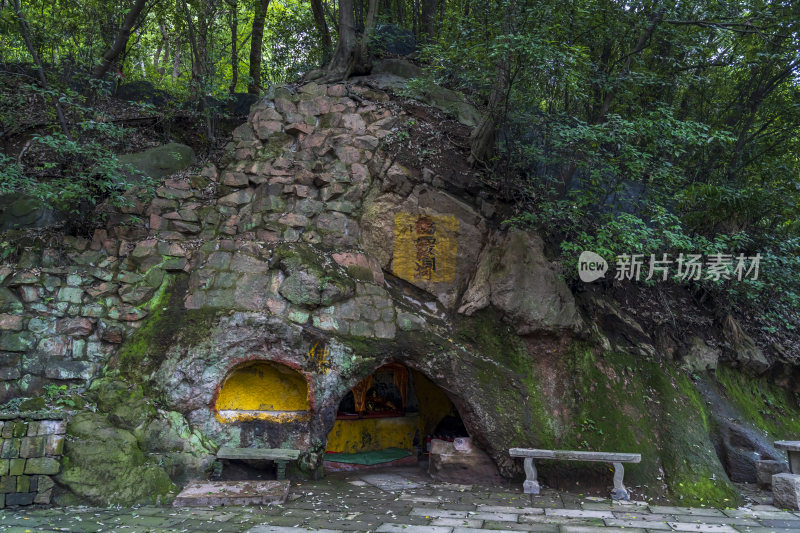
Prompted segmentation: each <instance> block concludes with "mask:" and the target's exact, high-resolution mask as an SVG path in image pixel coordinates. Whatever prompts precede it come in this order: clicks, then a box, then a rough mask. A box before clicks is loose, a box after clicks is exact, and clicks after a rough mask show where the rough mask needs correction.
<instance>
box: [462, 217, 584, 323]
mask: <svg viewBox="0 0 800 533" xmlns="http://www.w3.org/2000/svg"><path fill="white" fill-rule="evenodd" d="M543 247H544V244H543V242H542V240H541V238H540V237H539V236H537V235H535V234H533V233H529V232H524V231H520V230H512V231H510V232H508V233H495V234H494V235H493V236H492V238H491V239H490V240H489V242H488V244H487V245H486V246H485V247H484V249H483V251H482V252H481V256H480V259H479V262H478V268H477V271H476V272H475V276H474V277H473V279H472V281H471V282H470V284H469V288H468V289H467V292H466V293H465V294H464V298H463V299H462V301H461V306H460V307H459V309H458V312H459V313H462V314H465V315H472V314H473V313H474V312H475V311H478V310H480V309H484V308H486V307H487V306H489V305H490V304H491V305H492V306H494V307H495V308H496V309H498V310H499V311H501V312H502V313H503V315H504V316H505V318H506V320H508V321H509V322H510V323H511V324H513V325H514V327H515V329H516V332H517V334H519V335H530V334H532V333H536V332H569V333H577V332H579V331H581V330H582V328H583V320H582V319H581V316H580V313H579V312H578V308H577V306H576V305H575V299H574V298H573V297H572V293H571V292H570V290H569V288H568V287H567V286H566V284H565V283H564V281H563V280H561V279H560V278H559V277H558V274H557V273H556V272H555V270H554V269H553V267H552V266H551V265H550V263H549V262H548V261H547V259H546V258H545V256H544V250H543Z"/></svg>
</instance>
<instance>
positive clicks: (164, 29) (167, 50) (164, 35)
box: [158, 24, 170, 76]
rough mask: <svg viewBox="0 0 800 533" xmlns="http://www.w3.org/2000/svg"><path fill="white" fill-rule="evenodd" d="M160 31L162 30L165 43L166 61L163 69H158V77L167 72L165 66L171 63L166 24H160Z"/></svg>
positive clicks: (163, 63) (163, 62)
mask: <svg viewBox="0 0 800 533" xmlns="http://www.w3.org/2000/svg"><path fill="white" fill-rule="evenodd" d="M159 29H160V30H161V38H162V39H163V41H164V60H163V61H162V63H161V67H160V68H159V69H158V75H159V76H163V75H164V72H165V71H166V67H164V65H165V64H166V63H167V61H169V55H170V54H169V34H168V33H167V28H166V27H165V26H164V24H159Z"/></svg>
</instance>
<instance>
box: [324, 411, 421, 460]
mask: <svg viewBox="0 0 800 533" xmlns="http://www.w3.org/2000/svg"><path fill="white" fill-rule="evenodd" d="M418 425H419V416H417V415H416V414H413V415H407V416H394V417H389V418H360V419H353V420H337V421H336V422H334V424H333V429H332V430H331V432H330V433H328V446H327V448H325V451H328V452H342V453H358V452H368V451H372V450H383V449H384V448H403V449H406V450H410V449H411V448H412V447H413V446H414V432H415V431H416V430H417V427H418Z"/></svg>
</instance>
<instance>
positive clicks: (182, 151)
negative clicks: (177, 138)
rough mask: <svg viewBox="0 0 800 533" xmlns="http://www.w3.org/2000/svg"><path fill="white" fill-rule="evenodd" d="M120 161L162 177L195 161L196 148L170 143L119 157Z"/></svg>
mask: <svg viewBox="0 0 800 533" xmlns="http://www.w3.org/2000/svg"><path fill="white" fill-rule="evenodd" d="M119 161H120V163H123V164H127V165H131V166H132V167H133V168H135V169H136V170H138V171H139V172H141V173H142V174H145V175H147V176H150V177H151V178H154V179H161V178H163V177H165V176H169V175H170V174H173V173H175V172H178V171H179V170H183V169H185V168H186V167H188V166H189V165H191V164H192V163H194V150H192V149H191V147H189V146H186V145H185V144H180V143H169V144H165V145H162V146H156V147H155V148H150V149H148V150H144V151H142V152H135V153H133V154H125V155H122V156H120V157H119Z"/></svg>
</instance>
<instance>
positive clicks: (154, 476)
mask: <svg viewBox="0 0 800 533" xmlns="http://www.w3.org/2000/svg"><path fill="white" fill-rule="evenodd" d="M67 435H68V438H67V444H66V446H65V448H64V461H63V469H62V471H61V473H60V474H59V475H58V476H57V477H56V480H57V481H58V482H59V483H61V484H63V485H66V486H67V487H68V488H69V489H70V490H71V491H72V492H73V493H75V494H76V495H78V496H80V497H82V498H85V499H86V500H88V501H90V502H92V503H93V504H95V505H108V504H110V503H118V504H123V505H130V504H133V503H140V502H144V501H150V502H154V503H155V502H161V501H164V500H168V499H170V498H171V497H174V493H175V486H174V485H173V484H172V481H170V479H169V476H167V474H166V472H164V470H163V469H161V468H160V467H159V466H157V465H154V464H149V463H148V462H147V460H146V457H145V455H144V453H143V452H142V450H141V448H139V445H138V443H137V441H136V437H135V436H134V435H133V433H131V432H129V431H127V430H124V429H121V428H117V427H114V426H113V425H111V424H110V422H109V420H108V418H107V417H105V416H103V415H102V414H99V413H91V412H82V413H79V414H77V415H75V416H74V417H73V418H72V420H71V421H70V423H69V425H68V426H67Z"/></svg>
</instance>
